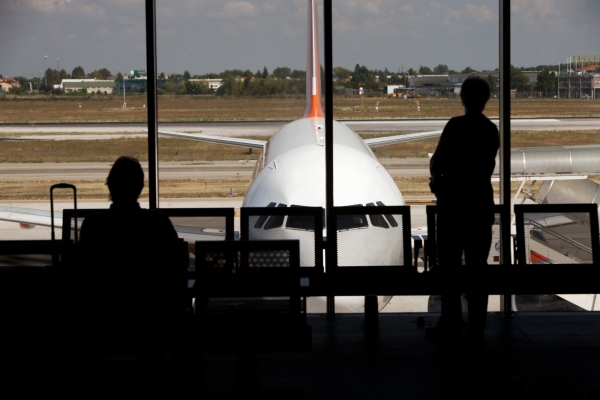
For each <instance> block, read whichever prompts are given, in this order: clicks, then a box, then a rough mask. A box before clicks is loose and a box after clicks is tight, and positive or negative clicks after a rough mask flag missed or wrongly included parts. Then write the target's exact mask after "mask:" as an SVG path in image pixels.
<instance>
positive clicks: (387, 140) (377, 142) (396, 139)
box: [365, 131, 442, 148]
mask: <svg viewBox="0 0 600 400" xmlns="http://www.w3.org/2000/svg"><path fill="white" fill-rule="evenodd" d="M441 134H442V131H429V132H418V133H407V134H404V135H396V136H386V137H379V138H373V139H365V143H366V145H367V146H369V147H370V148H373V147H381V146H388V145H390V144H397V143H404V142H410V141H412V140H421V139H429V138H432V137H436V136H440V135H441Z"/></svg>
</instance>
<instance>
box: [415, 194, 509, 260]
mask: <svg viewBox="0 0 600 400" xmlns="http://www.w3.org/2000/svg"><path fill="white" fill-rule="evenodd" d="M426 213H427V244H426V255H425V257H427V259H428V261H429V266H430V268H431V267H434V266H436V265H438V251H437V249H438V235H437V206H435V205H429V206H427V207H426ZM457 228H458V227H457ZM461 230H462V231H464V229H461ZM512 261H513V260H512V238H511V236H510V211H509V208H508V207H507V206H504V205H495V206H494V224H493V225H492V245H491V247H490V253H489V256H488V264H490V265H492V264H503V265H510V264H511V263H512Z"/></svg>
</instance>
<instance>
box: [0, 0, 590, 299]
mask: <svg viewBox="0 0 600 400" xmlns="http://www.w3.org/2000/svg"><path fill="white" fill-rule="evenodd" d="M307 39H308V46H307V69H306V109H305V111H304V115H303V117H302V118H300V119H298V120H296V121H293V122H291V123H289V124H286V125H285V126H283V127H282V128H281V129H280V130H278V131H277V132H276V133H275V134H273V136H272V137H271V138H270V139H269V140H268V141H262V140H254V139H242V138H232V137H217V136H210V135H202V134H186V133H179V132H171V131H164V130H159V134H160V135H163V136H168V137H176V138H184V139H189V140H197V141H204V142H212V143H220V144H227V145H232V146H239V147H244V148H251V149H259V150H261V156H260V159H259V160H258V162H257V164H256V168H255V171H254V174H253V177H252V180H251V184H250V187H249V189H248V192H247V195H246V197H245V199H244V201H243V207H294V206H300V207H301V206H310V207H321V208H325V120H324V116H325V114H324V112H323V109H322V106H321V89H320V88H321V81H320V63H319V45H318V27H317V5H316V0H308V35H307ZM333 131H334V134H333V143H334V150H333V151H334V204H335V206H336V207H340V206H351V205H362V206H374V207H377V206H398V205H404V204H405V201H404V198H403V196H402V194H401V192H400V190H399V189H398V187H397V185H396V184H395V182H394V180H393V179H392V177H391V176H390V175H389V173H388V172H387V171H386V170H385V168H384V167H383V166H382V165H381V163H380V162H379V160H378V159H377V158H376V157H375V155H374V154H373V152H372V151H371V148H374V147H379V146H385V145H390V144H397V143H404V142H408V141H412V140H421V139H426V138H431V137H436V136H439V135H441V133H442V131H441V130H436V131H429V132H419V133H411V134H405V135H396V136H389V137H382V138H373V139H366V140H363V139H362V138H361V137H360V136H358V135H357V134H356V133H355V132H354V131H353V130H351V129H350V128H349V127H347V126H346V125H344V124H342V123H340V122H337V121H333ZM561 149H562V150H564V148H561ZM594 150H595V151H597V150H598V149H594ZM514 151H516V152H517V154H521V153H522V155H523V157H522V159H523V162H524V160H525V152H524V151H523V149H517V150H514ZM549 154H551V153H549ZM513 160H518V158H517V157H513ZM497 165H498V163H497ZM546 166H547V163H546ZM528 167H529V168H531V163H529V164H528ZM513 169H514V168H513ZM598 169H599V170H600V168H598ZM552 172H556V171H552ZM575 172H576V171H575ZM573 173H574V171H571V174H573ZM517 174H520V176H522V177H526V178H524V179H523V181H524V180H531V179H533V178H534V177H535V176H534V175H532V171H531V170H530V171H529V172H527V171H525V168H523V171H522V172H517ZM535 174H538V175H540V176H543V177H544V179H547V178H548V175H545V172H544V171H536V172H535ZM556 174H557V179H558V178H559V176H558V175H560V174H564V172H563V171H558V172H556ZM515 176H516V175H515ZM57 215H58V216H60V215H59V214H58V213H57ZM49 218H50V217H49V213H48V212H46V211H34V210H26V209H17V208H12V207H0V220H7V221H14V222H19V223H21V224H25V225H23V227H27V224H29V225H46V226H49V225H50V223H49ZM297 228H298V227H295V226H293V222H290V221H289V219H288V220H287V221H286V220H284V221H281V220H278V221H277V222H275V220H273V221H271V223H270V222H269V220H264V219H263V220H262V223H259V222H258V221H256V223H254V224H253V226H251V227H250V238H251V239H253V238H260V239H300V240H302V239H306V238H307V236H312V235H311V234H310V233H308V234H307V232H306V230H304V231H303V230H301V229H297ZM399 229H401V224H398V222H397V221H395V220H394V218H393V216H387V215H378V216H372V217H370V218H368V219H367V218H364V219H363V218H357V219H356V218H354V219H350V220H348V221H346V223H345V225H344V229H343V230H342V231H340V232H339V233H338V243H339V245H338V264H339V265H340V266H353V265H360V266H369V265H372V266H380V265H398V264H400V262H401V257H402V252H403V251H404V249H402V247H401V243H399V238H400V237H401V234H400V232H399ZM419 233H420V234H426V231H424V230H422V229H421V230H420V231H419ZM365 243H369V247H370V249H369V250H370V251H369V253H368V255H367V254H365V252H364V251H363V250H364V244H365ZM492 247H494V246H492ZM407 251H410V250H408V249H407ZM313 254H314V253H312V250H311V249H310V248H308V246H305V247H304V248H303V247H302V246H301V265H310V260H311V259H312V257H313ZM390 299H391V298H390V297H380V299H379V305H380V309H381V308H383V307H384V306H385V305H386V304H388V302H389V301H390ZM362 302H363V299H362V298H360V299H356V298H342V299H340V301H337V300H336V310H337V311H348V310H350V311H360V310H362V309H363V304H362Z"/></svg>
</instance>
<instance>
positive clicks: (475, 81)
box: [460, 76, 491, 113]
mask: <svg viewBox="0 0 600 400" xmlns="http://www.w3.org/2000/svg"><path fill="white" fill-rule="evenodd" d="M490 94H491V90H490V84H489V83H488V81H486V80H485V79H483V78H480V77H478V76H470V77H468V78H467V79H465V81H464V82H463V84H462V87H461V89H460V98H461V100H462V103H463V105H464V106H465V108H466V109H467V111H468V112H478V113H480V112H482V111H483V109H484V108H485V104H486V103H487V101H488V100H489V99H490Z"/></svg>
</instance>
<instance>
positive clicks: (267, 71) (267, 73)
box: [262, 67, 269, 79]
mask: <svg viewBox="0 0 600 400" xmlns="http://www.w3.org/2000/svg"><path fill="white" fill-rule="evenodd" d="M268 77H269V70H268V69H267V67H264V68H263V72H262V78H263V79H267V78H268Z"/></svg>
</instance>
